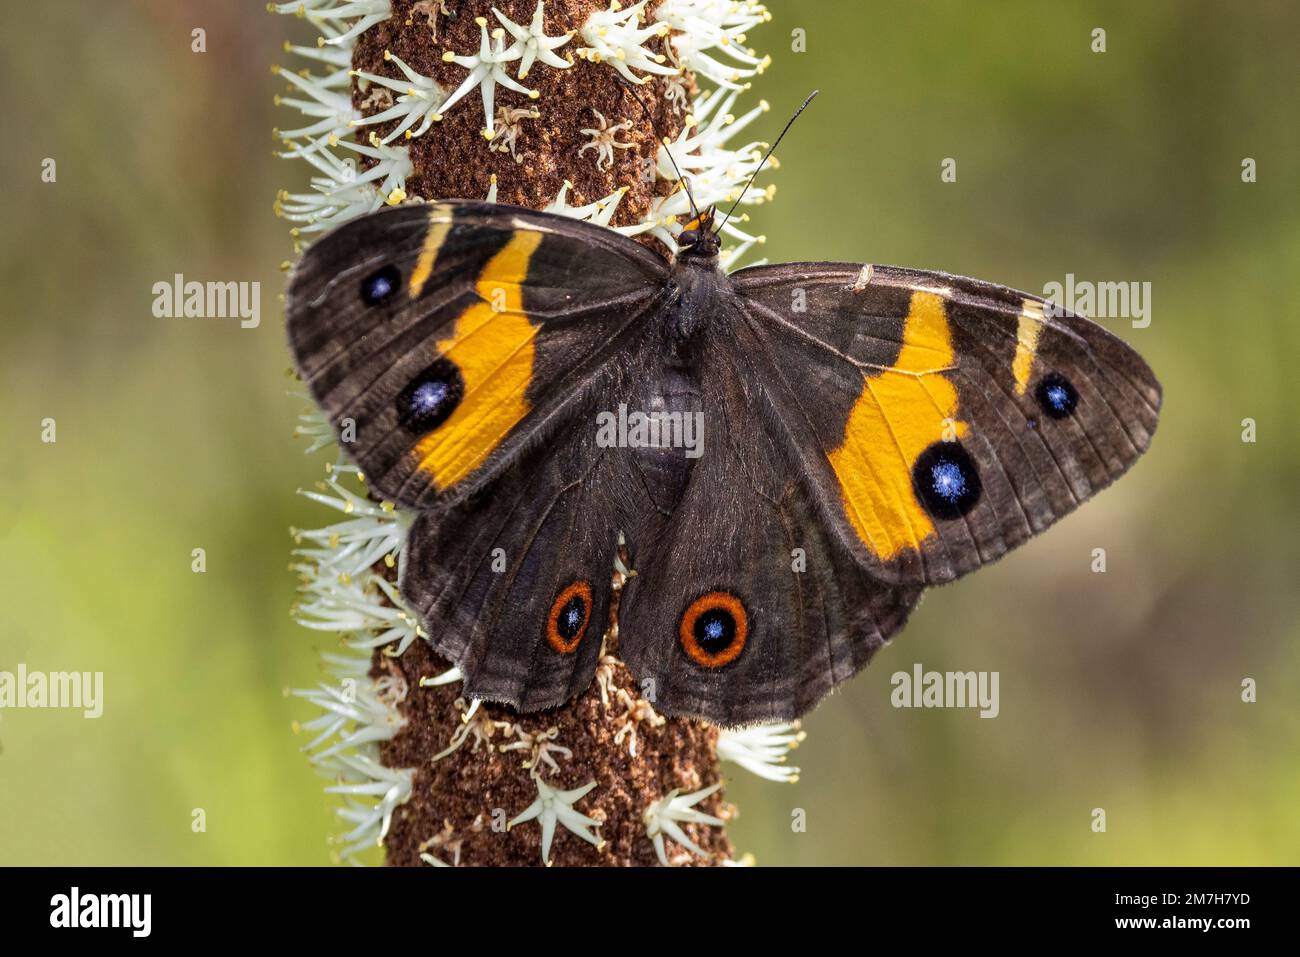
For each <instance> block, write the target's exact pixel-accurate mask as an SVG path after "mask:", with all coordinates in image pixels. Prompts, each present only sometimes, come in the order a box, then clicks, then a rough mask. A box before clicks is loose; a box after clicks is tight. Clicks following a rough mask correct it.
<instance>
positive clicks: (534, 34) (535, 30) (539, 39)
mask: <svg viewBox="0 0 1300 957" xmlns="http://www.w3.org/2000/svg"><path fill="white" fill-rule="evenodd" d="M542 6H543V5H542V0H537V9H536V10H535V11H533V22H532V23H531V24H529V25H528V26H526V27H521V26H520V25H519V24H517V23H515V22H514V21H513V20H511V19H510V18H509V17H507V16H506V15H505V14H504V13H502V12H501V11H500V10H498V9H497V8H496V7H493V8H492V13H493V14H495V15H496V18H497V19H498V20H500V21H501V26H503V27H505V28H506V31H507V32H508V33H509V34H510V35H511V36H512V37H514V38H515V42H514V43H513V44H511V46H510V50H511V52H513V51H515V49H516V48H518V51H519V59H520V63H519V79H521V80H522V79H523V78H524V77H526V76H528V71H529V70H531V69H532V68H533V62H534V61H535V60H540V61H541V62H542V63H545V64H546V65H547V66H553V67H555V68H556V69H557V70H567V69H568V68H569V67H571V66H573V63H572V62H570V61H569V60H566V59H564V58H563V57H561V56H559V55H558V54H556V53H553V52H552V51H553V50H556V49H558V48H560V47H562V46H564V45H565V44H566V43H568V42H569V40H570V39H572V38H573V33H572V32H569V33H561V34H559V35H558V36H553V37H548V36H547V35H546V31H545V30H544V29H543V26H542V20H543V17H544V16H545V13H544V12H543V9H542ZM512 59H513V58H512Z"/></svg>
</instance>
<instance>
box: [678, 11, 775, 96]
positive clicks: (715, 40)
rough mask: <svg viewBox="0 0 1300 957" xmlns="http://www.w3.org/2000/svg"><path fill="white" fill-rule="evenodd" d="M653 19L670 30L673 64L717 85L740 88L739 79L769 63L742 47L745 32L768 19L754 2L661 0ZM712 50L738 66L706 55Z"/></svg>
mask: <svg viewBox="0 0 1300 957" xmlns="http://www.w3.org/2000/svg"><path fill="white" fill-rule="evenodd" d="M654 16H655V19H656V20H657V21H659V22H660V23H666V24H668V25H669V26H671V27H672V28H673V31H674V33H673V34H672V39H671V40H670V41H669V42H670V45H671V48H672V51H673V55H674V57H675V58H676V60H677V62H678V63H680V64H681V65H682V66H683V67H685V68H686V69H688V70H690V71H691V72H693V73H696V74H698V75H700V76H704V77H707V78H708V79H710V80H712V81H713V82H714V83H717V84H719V85H720V86H725V87H728V88H729V89H733V90H738V89H741V84H740V81H741V80H744V79H746V78H748V77H751V76H754V75H756V74H759V73H762V72H763V70H764V69H766V68H767V66H768V64H770V63H771V57H762V58H759V57H758V56H757V55H756V54H755V53H754V51H753V50H751V49H749V48H748V47H747V46H745V31H747V30H749V29H750V28H751V27H754V26H757V25H758V24H760V23H763V22H765V21H767V20H771V19H772V15H771V14H770V13H768V12H767V10H766V8H764V7H763V5H762V4H760V3H757V2H754V0H739V2H738V0H663V3H661V4H660V5H659V6H658V7H657V8H656V9H655V13H654ZM714 50H716V51H719V52H720V53H721V54H723V55H725V56H726V57H729V58H730V59H731V60H734V61H736V63H739V64H741V65H740V66H737V65H736V64H735V63H728V62H725V61H723V60H720V59H718V58H717V57H714V56H710V55H709V51H714Z"/></svg>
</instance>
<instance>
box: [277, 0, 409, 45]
mask: <svg viewBox="0 0 1300 957" xmlns="http://www.w3.org/2000/svg"><path fill="white" fill-rule="evenodd" d="M267 9H268V10H271V11H272V12H274V13H291V14H294V15H295V16H299V17H306V18H307V19H308V20H310V21H311V22H312V23H315V24H317V25H320V26H322V33H323V34H324V35H323V36H322V37H321V38H320V39H319V40H318V41H317V42H318V43H321V44H329V45H331V46H342V45H345V44H347V45H350V44H351V43H352V42H353V41H354V40H355V39H356V38H357V37H359V36H361V34H363V33H365V32H366V31H367V30H369V29H370V28H371V27H373V26H374V25H375V24H376V23H382V22H383V21H385V20H387V19H388V18H389V17H391V16H392V15H393V4H392V2H391V0H296V2H291V3H271V4H267ZM353 17H356V18H358V19H357V20H356V22H354V23H350V24H346V22H347V21H349V20H351V19H352V18H353ZM325 24H329V25H330V26H331V28H332V27H334V26H336V25H338V24H346V25H347V29H346V30H343V31H342V32H336V31H335V30H334V29H329V30H326V29H324V25H325Z"/></svg>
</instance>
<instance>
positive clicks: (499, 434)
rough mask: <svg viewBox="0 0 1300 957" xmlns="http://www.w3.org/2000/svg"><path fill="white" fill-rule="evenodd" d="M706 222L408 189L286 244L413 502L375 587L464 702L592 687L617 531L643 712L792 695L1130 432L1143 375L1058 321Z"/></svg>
mask: <svg viewBox="0 0 1300 957" xmlns="http://www.w3.org/2000/svg"><path fill="white" fill-rule="evenodd" d="M711 226H712V224H711V219H710V217H709V216H708V215H706V216H703V217H700V218H699V219H697V221H695V222H693V223H692V224H690V225H689V226H688V227H687V229H686V230H685V231H684V232H683V233H682V235H681V238H680V240H679V242H680V244H681V247H682V248H681V251H680V252H679V253H678V255H677V256H676V258H675V259H674V260H673V261H671V262H669V261H666V260H665V259H663V258H662V257H660V256H659V255H656V254H655V253H654V252H652V251H651V250H650V249H648V248H646V247H645V246H642V245H640V244H638V243H637V242H635V241H633V240H631V239H628V238H626V237H624V236H622V235H620V234H618V233H616V232H614V231H612V230H609V229H606V228H604V227H600V226H596V225H592V224H588V223H584V222H580V221H576V220H572V219H568V218H565V217H561V216H557V215H550V214H547V213H540V212H534V211H531V210H527V209H522V208H516V207H510V206H499V205H494V204H487V203H479V202H438V203H431V204H426V205H416V206H406V207H399V208H395V209H385V210H381V211H379V212H375V213H372V214H370V215H367V216H363V217H361V218H359V219H356V220H353V221H352V222H350V223H347V224H346V225H344V226H342V227H340V228H338V229H336V230H335V231H333V232H332V233H330V234H328V235H327V236H325V237H324V238H323V239H321V240H320V241H319V242H317V243H316V244H315V245H313V246H312V247H311V248H310V249H309V250H308V251H307V253H306V254H305V256H304V257H303V259H302V260H301V262H300V263H299V266H298V268H297V270H296V271H295V273H294V275H293V278H292V282H291V287H290V291H289V296H288V331H289V340H290V343H291V346H292V349H293V352H294V355H295V356H296V358H297V362H298V366H299V369H300V371H301V373H302V377H303V379H304V380H305V381H306V382H307V384H308V385H309V387H310V389H311V392H312V394H313V395H314V396H315V397H316V399H317V400H318V401H319V403H320V404H321V406H322V408H323V409H324V410H325V412H326V413H327V414H328V416H329V418H330V419H331V420H332V421H333V422H334V424H335V426H336V427H337V428H338V429H339V431H340V434H341V435H343V436H345V437H348V438H350V439H351V441H350V442H349V443H347V444H346V445H345V446H344V447H345V448H346V449H347V450H348V452H349V453H350V454H351V456H352V457H353V458H354V459H355V460H356V463H357V464H358V466H359V467H360V468H361V469H362V470H363V471H364V474H365V476H366V479H367V481H368V483H369V485H370V487H371V489H372V490H373V491H374V492H375V493H376V494H378V495H381V496H383V497H384V498H387V499H390V500H392V501H393V502H395V503H397V505H398V506H400V507H403V508H407V509H413V510H416V511H417V512H418V517H417V518H416V520H415V522H414V524H413V526H412V527H411V529H410V536H409V540H408V546H407V553H406V564H405V571H404V573H403V575H402V578H401V581H400V589H401V594H402V596H403V598H404V600H405V601H406V602H407V603H408V604H409V605H410V607H411V608H412V609H413V610H414V611H415V612H417V613H418V615H419V616H420V618H421V620H422V622H423V624H424V626H425V629H426V630H427V632H428V634H429V638H430V640H431V642H432V644H433V647H434V649H435V650H436V651H438V652H439V653H440V654H441V655H443V656H444V657H446V658H447V659H449V660H451V661H453V662H455V663H456V664H457V665H458V666H459V667H460V669H461V671H462V673H463V675H464V680H465V690H466V693H467V694H469V695H471V696H476V697H482V698H487V699H492V700H497V701H504V702H508V703H509V704H510V705H512V706H514V707H516V708H518V709H521V710H525V711H531V710H535V709H540V708H548V707H552V706H555V705H558V704H561V703H562V702H564V701H565V700H567V699H568V698H570V697H572V696H574V695H576V694H578V693H579V692H581V691H582V690H584V689H585V688H586V687H587V686H588V685H589V684H590V682H591V680H592V675H593V672H594V671H595V668H596V664H597V660H598V657H599V655H600V649H601V640H602V635H603V633H604V631H605V626H606V622H607V620H608V614H609V607H610V600H611V569H612V568H613V566H614V561H615V556H616V553H617V551H618V548H619V538H620V533H621V534H622V535H623V536H624V537H625V539H626V547H627V555H628V557H629V559H630V564H631V566H632V567H633V568H634V570H635V573H636V574H635V575H634V576H633V577H631V578H629V579H628V580H627V584H626V587H625V589H624V591H623V593H622V596H621V600H620V603H619V607H618V620H619V653H620V655H621V657H622V658H623V659H624V660H625V661H626V662H627V664H628V665H629V667H630V668H631V669H632V671H633V672H634V674H635V675H636V676H637V677H638V679H639V680H640V681H641V682H642V687H643V689H644V690H645V693H646V696H647V697H648V698H650V699H651V700H652V701H653V702H654V704H655V706H656V707H657V708H659V709H660V710H662V711H665V712H667V713H669V714H685V715H696V716H699V717H702V718H706V719H709V720H712V721H715V722H718V723H720V724H727V725H730V724H741V723H748V722H756V721H762V720H774V719H788V718H792V717H794V716H796V715H799V714H801V713H803V712H805V711H806V710H808V709H809V708H810V707H812V706H813V705H814V704H815V703H816V702H817V701H818V700H819V699H820V698H821V697H822V696H823V695H825V694H826V693H827V692H828V691H829V690H830V689H831V688H832V687H834V686H835V685H836V684H838V683H839V682H841V681H844V680H845V679H847V678H849V677H850V676H852V675H853V674H854V673H855V672H856V671H857V670H858V669H859V668H861V667H862V666H863V665H865V664H866V663H867V661H869V660H870V658H871V656H872V655H873V654H874V653H875V652H876V650H877V649H878V648H879V647H880V646H881V645H882V644H883V643H884V642H885V641H886V640H887V639H888V638H889V637H890V636H891V635H893V634H895V633H896V632H897V631H898V630H899V629H900V628H901V627H902V626H903V624H904V622H905V621H906V619H907V616H908V614H909V612H910V611H911V609H912V608H913V606H914V605H915V604H916V602H917V599H918V597H919V596H920V594H921V591H922V589H923V588H924V587H925V586H927V585H937V584H941V583H943V582H948V581H952V580H953V579H955V578H957V577H959V576H961V575H964V574H966V573H967V572H970V571H973V570H974V569H976V568H978V567H980V566H981V565H984V564H987V563H988V562H991V561H994V560H996V559H997V558H999V557H1001V556H1002V555H1004V554H1005V553H1006V552H1007V551H1008V550H1009V549H1011V548H1013V547H1015V546H1016V545H1018V544H1020V543H1021V542H1024V541H1025V540H1026V539H1028V538H1029V537H1030V536H1031V535H1034V534H1036V533H1038V532H1041V531H1042V530H1043V529H1045V528H1047V526H1049V525H1051V524H1052V523H1053V522H1055V521H1056V520H1057V519H1058V518H1060V517H1061V516H1063V515H1065V514H1066V513H1068V512H1070V511H1072V510H1073V509H1074V508H1075V507H1077V506H1078V505H1079V503H1081V502H1083V501H1084V500H1085V499H1088V498H1090V497H1091V496H1092V495H1094V494H1095V493H1096V492H1097V491H1098V490H1099V489H1101V488H1103V487H1104V486H1106V485H1108V484H1109V483H1110V482H1112V481H1113V480H1114V479H1115V478H1117V477H1118V476H1119V475H1121V474H1122V473H1123V472H1124V471H1125V470H1126V469H1127V468H1128V467H1129V466H1130V465H1132V464H1133V462H1134V461H1135V460H1136V459H1137V457H1138V456H1139V455H1140V454H1141V453H1142V452H1143V451H1144V450H1145V449H1146V448H1147V445H1148V444H1149V443H1150V441H1151V435H1152V432H1153V431H1154V429H1155V426H1156V419H1157V412H1158V408H1159V405H1160V386H1159V384H1158V383H1157V382H1156V380H1155V378H1154V376H1153V375H1152V373H1151V370H1150V369H1149V368H1148V367H1147V365H1146V363H1145V362H1143V361H1142V359H1141V357H1140V356H1138V354H1137V353H1136V352H1134V351H1133V350H1132V349H1130V348H1128V347H1127V346H1126V345H1125V344H1124V343H1123V342H1121V341H1120V340H1119V339H1117V338H1116V337H1115V336H1113V335H1111V334H1110V333H1108V332H1106V331H1105V330H1104V329H1102V328H1101V327H1099V326H1097V325H1095V324H1093V323H1092V322H1090V321H1088V320H1087V319H1084V318H1081V317H1079V316H1075V315H1070V314H1062V313H1061V312H1060V310H1057V309H1055V308H1054V307H1050V306H1049V304H1048V303H1046V302H1045V301H1044V300H1042V299H1039V298H1038V297H1035V296H1030V295H1026V294H1024V293H1019V292H1015V291H1013V290H1011V289H1007V288H1005V287H1002V286H996V285H991V284H989V283H985V282H980V281H978V280H974V279H965V278H961V277H958V276H950V275H947V274H944V273H937V272H925V271H921V270H914V269H902V268H897V267H892V266H866V265H862V264H860V263H852V264H845V263H825V262H813V263H789V264H784V265H772V266H757V267H750V268H746V269H741V270H739V271H737V272H734V273H731V274H726V273H724V272H723V271H722V270H721V269H720V267H719V260H718V238H717V234H716V232H715V231H713V229H712V228H711ZM629 410H630V411H629ZM348 426H354V429H353V428H348ZM688 430H690V431H691V433H692V435H693V442H694V444H693V445H692V444H691V442H689V441H687V440H686V436H687V431H688ZM679 440H680V441H679Z"/></svg>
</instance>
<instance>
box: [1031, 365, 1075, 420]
mask: <svg viewBox="0 0 1300 957" xmlns="http://www.w3.org/2000/svg"><path fill="white" fill-rule="evenodd" d="M1034 395H1035V396H1036V397H1037V398H1038V404H1039V405H1040V406H1042V408H1043V411H1044V412H1045V413H1047V415H1048V416H1049V417H1050V418H1053V419H1063V418H1065V417H1066V416H1067V415H1069V414H1070V413H1071V412H1073V411H1074V407H1075V406H1076V405H1078V404H1079V393H1078V392H1077V391H1076V390H1075V388H1074V386H1072V385H1071V384H1070V380H1069V379H1067V378H1065V376H1063V375H1061V374H1060V373H1059V372H1049V373H1048V374H1047V375H1045V376H1043V378H1042V379H1041V380H1040V381H1039V383H1038V388H1037V389H1035V390H1034Z"/></svg>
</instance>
